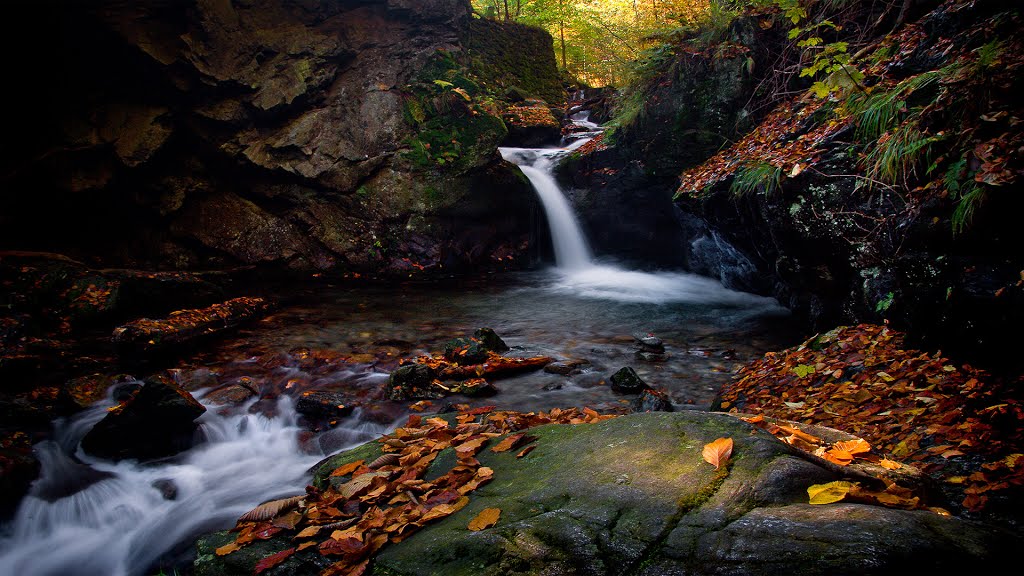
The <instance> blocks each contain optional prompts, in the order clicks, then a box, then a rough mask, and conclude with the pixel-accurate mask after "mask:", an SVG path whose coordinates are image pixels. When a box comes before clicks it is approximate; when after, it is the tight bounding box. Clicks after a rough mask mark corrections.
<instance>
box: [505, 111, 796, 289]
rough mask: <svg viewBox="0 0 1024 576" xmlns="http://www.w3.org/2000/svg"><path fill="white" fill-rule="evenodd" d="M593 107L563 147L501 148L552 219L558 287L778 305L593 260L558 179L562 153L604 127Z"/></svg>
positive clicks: (685, 276)
mask: <svg viewBox="0 0 1024 576" xmlns="http://www.w3.org/2000/svg"><path fill="white" fill-rule="evenodd" d="M589 114H590V113H589V112H588V111H585V110H583V111H579V112H576V113H574V114H573V115H572V116H571V117H570V118H571V120H572V121H573V124H575V125H576V126H577V127H579V128H582V129H583V131H581V132H577V133H576V134H574V135H572V136H571V138H575V140H571V141H569V142H566V146H565V147H563V148H499V149H498V150H499V151H500V152H501V156H502V158H504V159H505V160H508V161H509V162H512V163H514V164H516V165H518V166H519V168H520V169H521V170H522V171H523V174H525V175H526V177H527V178H528V179H529V180H530V183H531V184H532V185H533V188H534V190H535V191H536V192H537V196H538V197H539V198H540V201H541V205H542V206H543V207H544V213H545V214H546V216H547V219H548V226H549V228H550V233H551V243H552V244H553V245H554V249H555V265H556V269H555V271H556V272H557V273H558V276H559V278H558V281H557V282H556V283H555V284H554V285H553V286H552V289H553V290H556V291H559V292H564V293H567V294H571V295H575V296H581V297H584V298H599V299H605V300H614V301H618V302H646V303H656V304H664V303H668V302H686V303H692V304H725V305H730V306H751V305H753V306H767V307H777V306H778V302H776V301H775V300H774V299H772V298H764V297H761V296H756V295H753V294H748V293H745V292H739V291H735V290H729V289H727V288H725V287H724V286H722V284H721V283H720V282H718V281H716V280H713V279H710V278H705V277H702V276H698V275H695V274H690V273H686V272H656V273H651V272H641V271H636V270H626V269H623V268H620V267H618V266H613V265H607V264H603V265H602V264H598V263H596V262H595V261H594V257H593V255H592V254H591V251H590V247H589V246H588V244H587V239H586V236H585V235H584V234H583V230H582V228H580V224H579V222H578V221H577V219H576V215H575V213H574V212H573V210H572V205H571V204H570V203H569V201H568V200H567V199H566V197H565V193H564V192H563V191H562V190H561V188H559V186H558V182H556V181H555V177H554V168H555V166H556V164H557V162H558V160H559V159H561V158H562V157H564V156H565V155H566V154H569V153H570V152H572V151H573V150H575V149H577V148H579V147H580V146H583V145H584V144H586V143H587V142H588V141H589V140H590V139H591V138H593V137H594V136H595V135H597V134H599V133H600V132H601V128H600V126H598V125H597V124H594V123H593V122H591V121H590V119H589Z"/></svg>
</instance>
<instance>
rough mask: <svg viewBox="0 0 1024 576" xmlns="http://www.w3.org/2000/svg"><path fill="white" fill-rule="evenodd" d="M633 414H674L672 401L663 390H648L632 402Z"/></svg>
mask: <svg viewBox="0 0 1024 576" xmlns="http://www.w3.org/2000/svg"><path fill="white" fill-rule="evenodd" d="M629 405H630V408H632V409H633V412H672V411H673V408H672V400H671V399H670V398H669V396H668V394H666V393H665V392H664V391H662V390H654V389H652V388H647V389H645V390H644V391H642V392H640V395H639V396H637V397H636V398H634V399H633V401H632V402H630V404H629Z"/></svg>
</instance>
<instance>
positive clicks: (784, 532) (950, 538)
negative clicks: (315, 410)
mask: <svg viewBox="0 0 1024 576" xmlns="http://www.w3.org/2000/svg"><path fill="white" fill-rule="evenodd" d="M530 434H531V435H535V436H537V438H538V439H537V440H536V446H537V447H536V449H535V450H533V451H532V452H530V453H529V454H528V455H526V456H524V457H522V458H517V457H516V453H515V451H510V452H502V453H494V452H492V451H490V450H488V449H486V448H485V449H484V450H483V451H481V452H480V453H479V454H478V455H477V458H478V459H479V460H480V462H481V464H482V465H483V466H487V467H490V468H492V469H493V470H494V480H493V481H491V482H490V483H488V484H485V485H484V486H482V487H480V488H478V489H477V490H476V491H474V492H472V493H471V494H470V498H471V500H470V503H469V504H468V505H467V506H466V507H465V508H463V509H461V510H460V511H458V512H456V513H455V514H453V515H451V516H449V517H447V518H445V519H444V520H441V521H438V522H437V523H434V524H430V525H428V526H426V527H425V528H423V529H422V530H420V531H419V532H417V533H415V534H414V535H413V536H411V537H409V538H408V539H406V540H404V541H402V542H401V543H398V544H387V545H386V546H385V547H384V548H383V549H382V550H381V551H380V552H379V553H378V555H377V557H376V558H375V559H374V561H373V563H372V564H371V566H372V573H373V574H378V575H419V574H423V575H428V574H446V575H462V574H467V575H468V574H473V575H481V574H485V575H486V574H503V575H504V574H646V575H654V574H695V575H712V574H715V575H717V574H764V575H768V574H779V573H788V574H793V575H797V576H799V575H811V574H905V573H907V570H908V568H913V569H914V570H915V571H918V572H921V571H927V572H930V573H934V572H941V573H949V572H950V571H954V570H963V571H965V573H967V572H974V573H977V572H985V573H995V572H999V569H998V568H997V566H999V564H998V562H999V561H1000V560H1001V559H1003V560H1005V559H1007V558H1003V557H1005V556H1008V554H1010V553H1011V551H1012V550H1013V549H1014V547H1015V546H1017V545H1019V543H1020V539H1019V537H1018V536H1015V535H1011V534H1008V533H1004V532H999V531H997V530H995V529H992V528H987V527H985V526H982V525H979V524H974V523H970V522H967V521H964V520H961V519H957V518H952V517H945V516H940V515H938V514H934V513H932V512H927V511H907V510H895V509H889V508H882V507H878V506H869V505H864V504H847V503H839V504H831V505H823V506H812V505H810V504H808V503H807V491H806V490H807V487H808V486H810V485H812V484H818V483H823V482H829V481H833V480H836V479H837V478H838V476H837V474H836V472H835V471H834V470H835V469H834V468H826V467H824V466H821V465H819V464H816V463H814V462H812V460H813V459H812V458H810V457H808V456H802V455H801V454H800V453H799V452H798V451H797V450H796V449H794V448H792V447H790V446H788V445H786V444H784V443H782V442H780V441H779V440H777V439H775V438H774V437H772V436H770V435H769V434H767V433H764V432H762V431H760V430H758V429H756V428H754V427H753V426H750V425H748V424H747V423H745V422H743V421H741V420H739V419H737V418H734V417H731V416H728V415H724V414H716V413H707V412H681V413H648V414H635V415H630V416H623V417H619V418H614V419H611V420H607V421H604V422H601V423H598V424H589V425H575V426H568V425H548V426H541V427H537V428H533V429H531V430H530ZM720 437H729V438H732V439H733V441H734V443H735V444H734V449H733V453H732V458H731V460H730V461H729V462H728V463H727V464H725V465H724V466H722V467H721V468H718V469H716V468H715V467H713V466H712V465H710V464H708V463H707V462H705V461H704V460H703V459H702V458H701V450H702V448H703V446H704V445H705V444H706V443H708V442H711V441H712V440H715V439H716V438H720ZM378 446H379V445H378V443H376V442H373V443H370V444H367V445H365V446H362V447H359V448H356V449H354V450H352V451H349V452H346V453H344V454H341V455H338V456H336V457H333V458H331V459H329V460H327V461H325V463H324V464H323V465H322V466H320V467H319V470H318V471H317V473H316V476H317V480H315V483H317V482H319V483H321V484H322V483H323V482H326V481H327V480H328V475H329V474H330V471H331V470H333V469H334V468H335V467H337V466H340V465H342V464H344V463H347V462H350V461H354V460H358V459H364V460H365V459H372V458H375V457H376V455H377V454H379V447H378ZM450 452H451V449H448V450H446V451H444V452H442V453H441V454H440V455H439V456H438V457H437V458H436V459H435V461H434V463H433V464H432V467H431V469H430V470H429V471H428V473H427V478H431V477H437V476H438V475H440V474H443V473H444V472H446V471H447V470H448V469H450V468H451V467H452V466H454V465H455V464H456V458H455V456H454V454H453V453H450ZM485 508H499V509H500V510H501V515H500V518H499V520H498V522H497V524H496V525H495V526H493V527H492V528H488V529H485V530H480V531H470V530H469V529H467V525H468V524H469V521H470V520H471V519H473V518H474V517H476V515H477V514H479V513H480V512H481V511H482V510H483V509H485ZM220 534H224V533H220ZM216 537H217V535H214V536H211V537H208V538H216ZM224 541H226V539H225V540H224ZM206 547H207V548H209V545H206ZM271 551H272V550H270V549H268V550H267V552H268V553H269V552H271ZM307 556H309V557H308V558H307ZM314 556H318V553H317V552H315V550H312V549H311V550H310V551H303V552H301V553H298V554H296V555H295V556H294V557H293V558H292V559H289V563H288V564H287V565H282V568H284V569H286V571H284V572H280V573H290V572H287V570H288V569H291V568H287V566H290V565H291V564H290V563H292V562H295V563H302V562H306V563H309V562H314V561H315V560H316V558H314ZM229 558H230V556H229ZM237 559H238V558H235V559H233V560H232V564H230V565H229V564H228V562H227V561H218V560H217V559H216V558H212V557H210V555H209V554H206V555H202V554H201V556H200V560H201V561H202V562H203V563H205V568H204V570H203V571H199V572H198V573H201V574H243V573H246V574H247V573H249V572H248V571H251V569H252V564H251V563H252V562H254V561H255V557H254V558H253V559H252V560H250V561H247V562H243V563H240V564H239V563H235V562H234V560H237ZM218 562H219V563H218ZM213 567H217V568H218V569H217V570H213V569H212V568H213ZM271 573H274V572H271Z"/></svg>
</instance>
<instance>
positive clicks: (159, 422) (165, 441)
mask: <svg viewBox="0 0 1024 576" xmlns="http://www.w3.org/2000/svg"><path fill="white" fill-rule="evenodd" d="M205 411H206V408H205V407H204V406H203V405H202V404H200V403H199V402H197V401H196V399H195V398H193V397H192V395H191V394H189V393H188V392H186V391H185V390H184V389H182V388H181V387H179V386H178V385H177V384H175V383H174V382H173V381H172V380H170V379H169V378H167V377H165V376H153V377H150V378H147V379H146V380H145V382H144V383H143V385H142V387H141V388H139V390H138V391H137V392H136V393H135V394H134V395H133V396H132V397H131V398H130V399H128V400H127V401H125V402H124V403H123V404H122V405H121V406H119V407H118V408H116V409H115V410H113V411H111V412H109V413H107V415H106V416H104V417H103V419H102V420H100V421H99V422H97V423H96V425H95V426H93V427H92V429H91V430H89V432H88V433H87V434H86V435H85V437H84V438H83V439H82V449H83V450H85V451H86V452H88V453H89V454H92V455H93V456H98V457H100V458H107V459H110V460H124V459H126V458H134V459H138V460H153V459H157V458H164V457H167V456H173V455H175V454H177V453H178V452H181V451H182V450H186V449H188V448H191V447H192V446H193V445H194V444H195V441H196V438H195V434H196V431H197V429H198V425H197V424H196V423H195V422H194V420H195V419H196V418H198V417H199V416H200V415H201V414H202V413H203V412H205Z"/></svg>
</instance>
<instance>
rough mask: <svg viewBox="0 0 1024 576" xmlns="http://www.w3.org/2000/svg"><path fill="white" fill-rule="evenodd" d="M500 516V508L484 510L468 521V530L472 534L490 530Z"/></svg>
mask: <svg viewBox="0 0 1024 576" xmlns="http://www.w3.org/2000/svg"><path fill="white" fill-rule="evenodd" d="M499 516H501V508H484V509H483V510H481V511H480V513H479V514H477V515H476V518H473V519H472V520H470V521H469V529H470V530H472V531H473V532H477V531H479V530H484V529H485V528H490V527H491V526H494V525H495V524H497V523H498V517H499Z"/></svg>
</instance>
